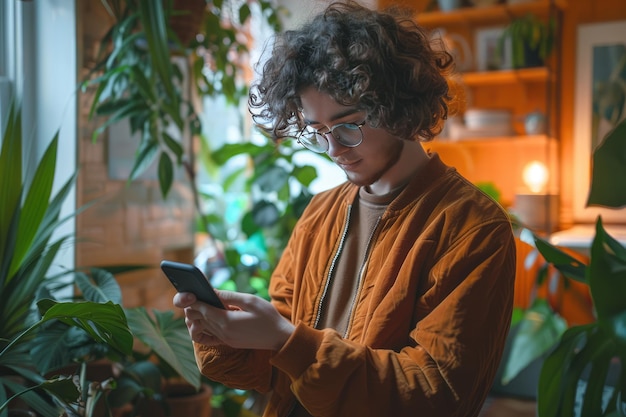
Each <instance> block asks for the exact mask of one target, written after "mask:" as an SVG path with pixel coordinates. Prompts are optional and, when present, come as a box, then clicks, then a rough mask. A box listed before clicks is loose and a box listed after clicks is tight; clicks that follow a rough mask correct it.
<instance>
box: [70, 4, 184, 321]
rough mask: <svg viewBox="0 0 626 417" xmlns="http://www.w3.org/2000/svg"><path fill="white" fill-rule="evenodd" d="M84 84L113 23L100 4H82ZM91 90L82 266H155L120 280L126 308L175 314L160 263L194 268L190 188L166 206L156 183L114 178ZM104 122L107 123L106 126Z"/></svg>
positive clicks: (178, 188) (82, 151)
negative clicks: (166, 261) (95, 117)
mask: <svg viewBox="0 0 626 417" xmlns="http://www.w3.org/2000/svg"><path fill="white" fill-rule="evenodd" d="M78 4H79V5H78V13H79V19H78V22H79V28H78V34H79V35H78V36H79V50H80V51H81V53H82V55H79V61H78V62H79V65H80V68H79V77H80V78H81V80H83V79H85V77H86V76H87V73H88V68H89V67H90V65H92V64H93V62H94V60H95V57H96V54H97V52H98V48H99V46H100V45H99V40H100V39H101V38H102V36H103V35H104V33H105V32H106V31H107V29H108V27H109V25H110V24H111V18H110V17H109V16H108V15H107V13H106V12H105V10H104V8H103V7H102V3H101V2H100V0H83V1H81V2H78ZM92 96H93V91H87V92H84V93H81V94H79V103H78V104H79V106H78V108H79V115H78V141H79V143H78V150H79V152H78V154H79V157H78V158H79V161H78V164H79V178H78V183H77V204H78V207H83V206H85V205H86V204H87V205H89V207H88V208H87V209H86V210H85V211H84V212H82V213H81V214H80V215H79V216H78V217H77V222H76V231H77V236H76V239H77V245H76V263H77V266H104V265H122V264H124V265H128V264H145V265H151V266H152V267H151V268H149V269H145V270H141V271H137V272H132V273H127V274H122V275H119V276H118V280H119V282H120V285H121V286H122V292H123V297H124V305H125V306H126V307H134V306H137V305H145V306H147V307H151V308H152V307H154V308H159V309H170V308H172V303H171V301H172V296H173V294H174V291H173V289H172V287H171V286H170V284H169V282H167V280H166V279H165V278H164V276H163V274H162V273H161V271H160V269H159V268H158V265H159V262H160V261H161V260H162V259H164V258H167V259H170V260H177V261H181V262H191V261H192V259H193V251H194V233H193V220H194V207H193V198H192V194H191V190H190V188H189V184H188V182H187V181H186V179H185V178H184V176H181V179H180V180H178V181H177V182H176V183H175V184H174V185H173V187H172V190H171V191H170V193H169V195H168V196H167V199H165V200H164V199H163V198H162V197H161V194H160V191H159V188H158V184H157V182H156V181H155V180H142V181H137V182H134V183H132V184H130V185H129V184H127V182H126V181H124V180H114V179H110V178H109V174H108V171H109V170H108V164H109V163H110V161H109V160H108V158H107V140H108V132H107V133H105V134H103V135H101V136H100V137H99V138H98V140H97V141H96V142H93V141H92V133H93V131H94V129H95V128H96V127H97V126H98V121H90V120H89V118H88V115H89V108H90V106H91V101H92ZM100 122H101V121H100Z"/></svg>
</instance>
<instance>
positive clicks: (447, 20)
mask: <svg viewBox="0 0 626 417" xmlns="http://www.w3.org/2000/svg"><path fill="white" fill-rule="evenodd" d="M553 6H554V7H556V8H557V9H559V10H563V9H565V8H566V7H567V1H566V0H552V1H550V0H534V1H528V2H525V3H516V4H501V5H496V6H487V7H463V8H460V9H458V10H454V11H450V12H441V11H436V12H424V13H419V14H417V16H416V20H417V22H418V23H419V24H421V25H422V26H425V27H429V28H432V27H437V26H446V25H472V26H476V25H488V24H495V23H502V22H507V21H510V20H511V19H513V18H515V17H521V16H524V15H526V14H529V13H530V14H533V15H536V16H539V17H547V16H549V15H550V11H551V8H552V7H553Z"/></svg>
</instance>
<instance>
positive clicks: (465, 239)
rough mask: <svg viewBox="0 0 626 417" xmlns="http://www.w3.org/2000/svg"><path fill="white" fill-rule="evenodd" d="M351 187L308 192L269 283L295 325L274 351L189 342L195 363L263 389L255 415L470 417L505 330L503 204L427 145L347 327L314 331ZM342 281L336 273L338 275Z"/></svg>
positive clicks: (386, 221)
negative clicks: (424, 161) (262, 404)
mask: <svg viewBox="0 0 626 417" xmlns="http://www.w3.org/2000/svg"><path fill="white" fill-rule="evenodd" d="M357 194H358V187H356V186H354V185H352V184H349V183H345V184H342V185H340V186H338V187H336V188H334V189H331V190H329V191H326V192H323V193H320V194H318V195H316V196H315V197H314V198H313V199H312V201H311V202H310V204H309V205H308V206H307V208H306V210H305V212H304V213H303V215H302V217H301V219H300V221H299V222H298V224H297V226H296V228H295V230H294V232H293V234H292V236H291V238H290V240H289V243H288V245H287V247H286V249H285V251H284V254H283V255H282V257H281V260H280V262H279V264H278V266H277V268H276V270H275V271H274V273H273V275H272V279H271V283H270V295H271V297H272V303H273V304H274V306H275V307H276V308H277V309H278V310H279V311H280V312H281V314H282V315H284V316H285V317H287V318H289V319H290V320H291V321H292V322H293V323H294V324H296V330H295V332H294V333H293V335H292V336H291V338H290V339H289V340H288V341H287V343H286V344H285V346H283V348H282V349H281V350H280V351H278V352H270V351H259V350H245V349H233V348H230V347H227V346H219V347H207V346H202V345H197V344H196V345H195V349H196V359H197V362H198V366H199V367H200V369H201V371H202V373H203V374H204V375H206V376H207V377H209V378H210V379H212V380H215V381H219V382H222V383H224V384H225V385H228V386H231V387H236V388H242V389H254V390H258V391H260V392H270V391H271V397H270V400H269V405H268V407H267V409H266V411H265V414H264V416H279V417H286V416H288V415H289V413H290V411H291V410H292V409H293V407H294V404H295V402H296V401H299V402H300V403H301V404H302V405H303V406H304V407H305V408H306V409H307V410H308V411H309V413H311V415H313V416H350V417H353V416H360V417H364V416H376V417H381V416H394V417H400V416H420V417H429V416H432V417H442V416H447V417H453V416H459V417H461V416H462V417H470V416H476V415H478V413H479V411H480V408H481V405H482V403H483V402H484V399H485V397H486V395H487V393H488V391H489V389H490V387H491V385H492V382H493V378H494V375H495V372H496V370H497V367H498V364H499V362H500V359H501V355H502V351H503V348H504V343H505V338H506V335H507V333H508V330H509V324H510V319H511V309H512V302H513V284H514V283H513V281H514V275H515V243H514V238H513V233H512V230H511V225H510V222H509V219H508V216H507V215H506V213H505V212H504V211H503V210H502V208H501V207H500V206H499V205H497V204H496V203H494V202H493V201H492V200H491V199H490V198H489V197H487V196H486V195H485V194H484V193H482V192H481V191H480V190H478V189H477V188H476V187H475V186H473V185H472V184H470V183H469V182H468V181H467V180H465V179H464V178H463V177H461V176H460V175H459V174H458V173H457V171H456V170H455V169H454V168H451V167H447V166H446V165H444V164H443V163H442V162H441V160H440V159H439V157H438V155H437V154H432V155H431V158H430V161H429V163H428V165H427V167H426V168H425V169H423V170H421V171H420V172H419V173H418V175H416V176H415V178H413V179H412V180H411V181H410V183H409V184H408V185H407V186H406V188H405V189H404V190H403V191H402V193H401V194H400V195H399V196H398V197H397V198H396V199H395V200H394V201H393V202H392V203H391V204H390V205H389V207H388V209H387V210H386V212H385V214H384V215H383V216H382V218H381V219H380V221H379V222H378V226H377V229H376V231H375V235H374V239H373V246H372V250H371V252H370V254H369V256H368V258H367V260H366V265H365V271H364V273H363V275H362V278H361V282H360V283H359V289H358V297H357V300H356V301H355V303H354V305H353V306H352V314H351V322H350V325H349V326H350V331H349V334H348V336H347V338H345V339H344V338H342V336H341V335H340V334H338V333H337V332H336V331H334V330H332V329H315V328H314V323H315V322H316V317H317V315H318V313H319V311H318V310H319V306H320V303H321V301H322V298H323V294H324V289H325V287H326V284H327V281H328V279H329V275H330V274H329V272H330V270H331V265H332V262H333V258H334V257H335V256H336V255H337V252H338V251H339V250H340V242H341V238H342V234H343V233H344V229H345V228H346V224H347V222H349V221H350V219H349V215H348V213H349V206H350V205H351V204H352V203H353V201H354V200H355V198H356V197H357ZM337 279H340V277H337Z"/></svg>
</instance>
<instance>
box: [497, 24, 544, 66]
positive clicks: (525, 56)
mask: <svg viewBox="0 0 626 417" xmlns="http://www.w3.org/2000/svg"><path fill="white" fill-rule="evenodd" d="M555 38H556V22H555V20H554V19H549V20H548V21H547V22H544V21H542V20H541V19H539V18H538V17H537V16H535V15H532V14H527V15H525V16H522V17H518V18H515V19H513V21H511V23H510V24H509V25H508V26H507V27H506V28H505V29H504V31H503V32H502V35H501V36H500V38H499V40H498V46H497V53H498V55H499V56H502V55H503V51H504V49H505V47H506V46H505V45H507V43H510V47H511V65H512V66H513V68H528V67H539V66H542V65H544V63H545V60H546V59H547V58H548V56H549V55H550V53H551V52H552V50H553V49H554V44H555Z"/></svg>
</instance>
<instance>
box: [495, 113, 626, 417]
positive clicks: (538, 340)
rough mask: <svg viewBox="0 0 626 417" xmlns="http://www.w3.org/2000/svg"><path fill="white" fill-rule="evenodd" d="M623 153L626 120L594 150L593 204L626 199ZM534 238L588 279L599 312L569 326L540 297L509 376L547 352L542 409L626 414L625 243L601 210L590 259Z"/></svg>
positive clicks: (554, 260)
mask: <svg viewBox="0 0 626 417" xmlns="http://www.w3.org/2000/svg"><path fill="white" fill-rule="evenodd" d="M624 155H626V120H622V121H621V122H620V123H619V124H617V126H616V127H615V128H614V129H613V130H612V131H611V132H609V134H608V135H607V136H606V137H605V138H604V140H603V142H602V143H601V145H600V146H598V147H597V148H596V149H595V150H594V153H593V173H592V180H591V189H590V192H589V198H588V202H587V204H588V205H601V206H605V207H613V208H619V207H624V206H626V187H625V186H624V184H623V183H622V182H620V181H616V180H615V179H616V178H621V177H623V176H624V175H626V160H624ZM532 240H533V242H532V243H533V244H534V245H535V246H536V248H537V250H538V251H539V252H540V253H541V255H542V256H543V257H544V258H545V260H546V261H547V262H548V263H549V264H550V265H552V266H553V267H554V268H556V269H558V270H559V271H560V272H561V274H562V275H563V277H565V279H573V280H576V281H579V282H583V283H585V284H587V285H588V286H589V290H590V293H591V297H592V300H593V307H594V312H595V315H596V320H595V321H594V322H593V323H590V324H586V325H580V326H572V327H570V328H567V326H566V325H565V324H564V323H562V319H560V318H559V317H558V316H557V315H556V314H555V313H554V312H552V311H551V310H550V308H549V306H548V304H547V303H546V302H541V301H538V302H536V303H534V304H533V306H532V307H531V308H530V309H529V310H528V311H526V314H525V316H524V320H525V322H522V326H524V327H523V329H524V330H523V331H522V332H521V333H520V334H519V335H518V337H517V338H516V339H515V342H514V346H513V354H512V355H511V356H512V357H514V358H515V360H514V361H510V364H512V365H511V366H510V367H509V369H508V371H507V372H508V374H507V376H506V377H507V378H512V377H513V376H514V375H515V373H516V372H519V370H520V369H523V368H524V367H525V366H526V365H527V364H528V363H529V362H530V361H532V360H534V359H535V358H536V357H538V356H540V355H545V356H546V357H545V361H544V363H543V365H542V368H541V374H540V377H539V385H538V396H537V401H538V412H539V417H556V416H581V417H596V416H611V417H616V416H620V417H621V416H625V415H626V401H625V399H626V369H625V364H626V330H625V329H626V248H624V247H623V246H622V245H621V244H620V243H619V242H617V241H616V240H615V239H614V238H612V237H611V236H610V235H609V234H607V233H606V231H605V229H604V227H603V224H602V219H601V218H598V219H597V222H596V233H595V237H594V239H593V243H592V246H591V252H590V257H589V263H588V264H585V263H583V262H581V261H579V260H577V259H575V258H573V257H572V256H571V255H569V254H567V253H566V252H564V251H563V250H561V249H559V248H558V247H555V246H554V245H552V244H550V243H549V242H548V241H546V240H545V239H543V238H541V237H539V236H536V235H533V236H532ZM515 352H517V353H515ZM609 371H612V372H613V373H615V374H616V375H615V377H614V380H613V381H612V382H607V375H608V374H609ZM607 384H609V387H607ZM610 385H613V387H611V386H610ZM578 402H579V403H580V408H578V405H577V403H578ZM577 413H579V414H577Z"/></svg>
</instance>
